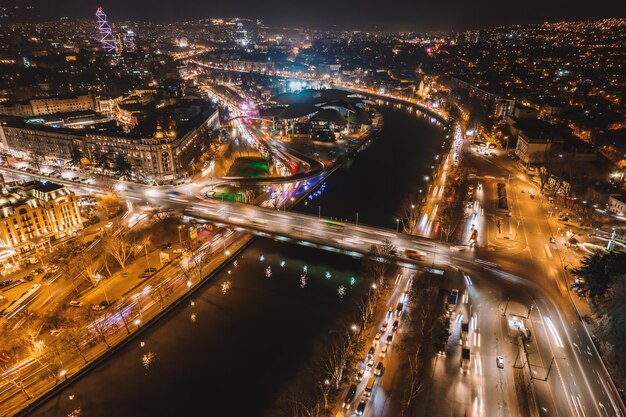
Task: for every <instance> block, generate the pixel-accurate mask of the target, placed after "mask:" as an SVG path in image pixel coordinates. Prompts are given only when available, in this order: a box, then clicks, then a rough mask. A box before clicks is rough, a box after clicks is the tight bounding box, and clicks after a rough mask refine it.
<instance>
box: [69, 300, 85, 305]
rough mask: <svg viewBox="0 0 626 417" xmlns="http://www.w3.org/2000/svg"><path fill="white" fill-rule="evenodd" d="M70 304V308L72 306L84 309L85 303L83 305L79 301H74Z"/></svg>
mask: <svg viewBox="0 0 626 417" xmlns="http://www.w3.org/2000/svg"><path fill="white" fill-rule="evenodd" d="M69 304H70V306H72V307H82V306H83V303H81V302H80V301H78V300H72V301H70V303H69Z"/></svg>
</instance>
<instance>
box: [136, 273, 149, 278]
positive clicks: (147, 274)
mask: <svg viewBox="0 0 626 417" xmlns="http://www.w3.org/2000/svg"><path fill="white" fill-rule="evenodd" d="M151 276H152V274H151V273H149V272H144V273H143V274H140V275H139V276H138V278H150V277H151Z"/></svg>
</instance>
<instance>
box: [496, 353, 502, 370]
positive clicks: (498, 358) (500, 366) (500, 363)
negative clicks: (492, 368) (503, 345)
mask: <svg viewBox="0 0 626 417" xmlns="http://www.w3.org/2000/svg"><path fill="white" fill-rule="evenodd" d="M496 365H498V368H500V369H503V368H504V358H503V357H502V356H498V357H497V358H496Z"/></svg>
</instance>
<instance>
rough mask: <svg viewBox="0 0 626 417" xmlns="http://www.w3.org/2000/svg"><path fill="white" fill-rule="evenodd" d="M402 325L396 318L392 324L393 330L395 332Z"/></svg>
mask: <svg viewBox="0 0 626 417" xmlns="http://www.w3.org/2000/svg"><path fill="white" fill-rule="evenodd" d="M399 325H400V323H399V322H398V320H394V322H393V324H392V325H391V331H392V332H395V331H398V326H399Z"/></svg>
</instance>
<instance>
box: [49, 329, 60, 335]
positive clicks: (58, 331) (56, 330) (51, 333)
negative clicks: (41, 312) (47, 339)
mask: <svg viewBox="0 0 626 417" xmlns="http://www.w3.org/2000/svg"><path fill="white" fill-rule="evenodd" d="M60 334H61V329H51V330H50V336H58V335H60Z"/></svg>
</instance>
